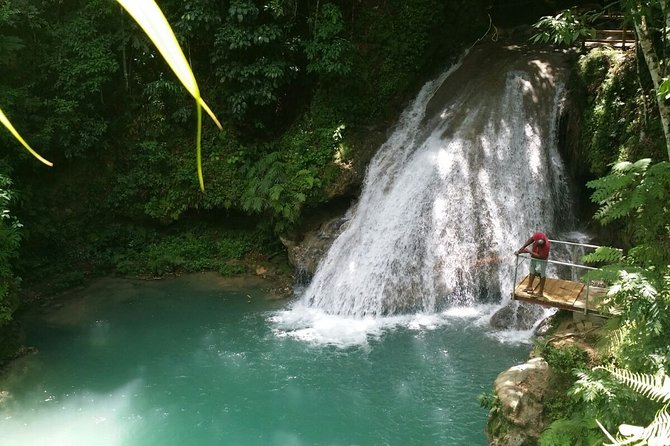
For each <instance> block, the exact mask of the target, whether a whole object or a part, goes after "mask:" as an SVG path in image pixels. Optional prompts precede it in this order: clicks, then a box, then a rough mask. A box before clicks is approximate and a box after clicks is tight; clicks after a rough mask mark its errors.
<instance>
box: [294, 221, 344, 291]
mask: <svg viewBox="0 0 670 446" xmlns="http://www.w3.org/2000/svg"><path fill="white" fill-rule="evenodd" d="M348 221H349V216H348V215H345V216H337V217H334V218H331V219H329V220H326V221H325V222H323V223H321V224H320V225H319V226H318V227H316V229H314V230H311V231H308V232H306V233H305V234H304V235H303V238H302V240H300V241H295V240H291V239H289V238H286V237H281V242H282V243H283V244H284V246H285V247H286V250H287V252H288V260H289V263H290V264H291V265H293V267H294V268H295V269H296V277H297V279H298V281H299V283H306V282H309V280H311V277H312V276H313V275H314V273H315V272H316V268H317V267H318V265H319V262H320V261H321V259H322V258H323V256H325V255H326V253H327V252H328V249H329V248H330V245H332V244H333V242H334V241H335V239H336V238H337V236H338V235H339V234H340V233H341V232H342V231H343V230H344V228H345V226H346V223H347V222H348Z"/></svg>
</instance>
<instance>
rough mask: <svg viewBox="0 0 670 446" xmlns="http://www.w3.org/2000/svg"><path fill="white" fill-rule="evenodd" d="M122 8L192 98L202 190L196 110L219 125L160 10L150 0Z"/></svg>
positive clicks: (130, 0) (127, 1) (124, 1)
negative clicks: (194, 102) (154, 46)
mask: <svg viewBox="0 0 670 446" xmlns="http://www.w3.org/2000/svg"><path fill="white" fill-rule="evenodd" d="M117 1H118V2H119V4H120V5H121V6H123V8H124V9H125V10H126V11H128V13H129V14H130V15H131V16H132V17H133V19H135V21H136V22H137V23H138V24H139V25H140V26H141V27H142V29H143V30H144V32H145V33H146V34H147V36H149V38H150V39H151V41H152V42H153V43H154V44H155V45H156V48H158V51H160V53H161V55H162V56H163V57H164V58H165V61H166V62H167V63H168V65H169V66H170V68H172V71H174V73H175V74H176V75H177V78H178V79H179V80H180V81H181V83H182V84H183V85H184V87H186V89H187V90H188V92H189V93H191V95H192V96H193V97H194V98H195V101H196V106H197V115H198V124H197V125H198V130H197V135H196V146H197V164H198V180H199V181H200V189H202V190H204V189H205V186H204V181H203V179H202V163H201V154H200V152H201V150H200V139H201V133H202V129H201V127H202V113H201V111H200V107H202V108H204V109H205V111H206V112H207V114H208V115H209V116H210V117H211V118H212V120H213V121H214V122H215V123H216V125H217V127H219V128H222V127H221V123H220V122H219V120H218V119H217V118H216V116H214V113H213V112H212V110H211V109H210V108H209V107H208V106H207V104H206V103H205V101H204V100H203V99H202V97H201V96H200V90H199V88H198V83H197V82H196V80H195V76H194V75H193V72H192V71H191V67H190V66H189V64H188V62H187V60H186V57H185V56H184V52H183V51H182V50H181V47H180V46H179V43H178V42H177V38H176V37H175V35H174V32H172V28H171V27H170V24H169V23H168V21H167V20H166V19H165V16H164V15H163V13H162V12H161V10H160V8H159V7H158V5H157V4H156V2H154V1H153V0H117Z"/></svg>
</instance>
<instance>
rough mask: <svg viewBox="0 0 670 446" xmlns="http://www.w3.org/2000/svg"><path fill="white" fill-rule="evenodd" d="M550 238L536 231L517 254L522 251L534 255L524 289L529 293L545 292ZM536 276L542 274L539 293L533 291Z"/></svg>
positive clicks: (537, 294) (538, 294)
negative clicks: (528, 247) (530, 247)
mask: <svg viewBox="0 0 670 446" xmlns="http://www.w3.org/2000/svg"><path fill="white" fill-rule="evenodd" d="M531 243H532V244H533V246H532V249H531V250H530V251H528V250H527V249H526V247H527V246H528V245H530V244H531ZM549 245H550V243H549V239H548V238H547V236H546V235H545V234H544V233H543V232H536V233H535V234H533V235H532V236H531V237H530V238H529V239H528V240H527V241H526V243H525V244H524V245H523V246H522V247H521V248H519V249H518V250H517V251H516V252H515V254H516V255H519V254H521V253H522V252H526V253H528V254H530V256H531V257H532V259H531V261H530V275H529V277H528V286H527V287H526V288H525V289H524V290H523V291H524V292H526V293H528V294H533V295H536V296H539V297H542V296H543V294H544V283H545V282H546V280H547V275H546V271H547V259H548V258H549ZM535 276H540V289H539V290H538V292H537V293H534V292H533V282H534V281H535Z"/></svg>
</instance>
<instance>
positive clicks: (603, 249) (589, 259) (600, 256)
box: [582, 246, 623, 263]
mask: <svg viewBox="0 0 670 446" xmlns="http://www.w3.org/2000/svg"><path fill="white" fill-rule="evenodd" d="M622 258H623V254H622V253H621V250H620V249H617V248H612V247H609V246H599V247H598V248H597V249H596V250H595V251H593V252H591V253H589V254H586V255H585V256H584V257H582V260H583V261H584V262H586V263H602V262H606V263H615V262H620V261H621V260H622Z"/></svg>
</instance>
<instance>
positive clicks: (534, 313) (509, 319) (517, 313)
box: [489, 300, 543, 330]
mask: <svg viewBox="0 0 670 446" xmlns="http://www.w3.org/2000/svg"><path fill="white" fill-rule="evenodd" d="M542 314H543V309H542V308H541V307H539V306H538V305H532V304H527V303H524V302H519V301H516V300H512V301H510V302H509V303H508V304H507V305H505V306H504V307H502V308H501V309H500V310H498V311H496V312H495V314H494V315H493V316H491V320H490V322H489V323H490V324H491V326H492V327H493V328H497V329H501V330H505V329H512V330H530V329H531V328H533V325H535V322H537V320H538V319H539V318H540V317H541V316H542Z"/></svg>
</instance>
